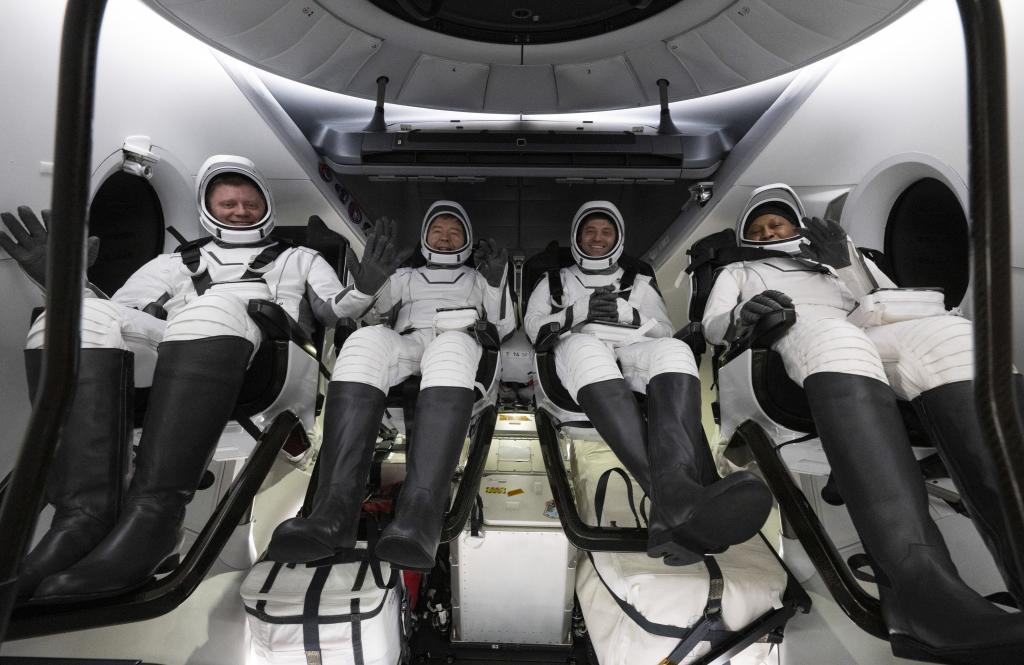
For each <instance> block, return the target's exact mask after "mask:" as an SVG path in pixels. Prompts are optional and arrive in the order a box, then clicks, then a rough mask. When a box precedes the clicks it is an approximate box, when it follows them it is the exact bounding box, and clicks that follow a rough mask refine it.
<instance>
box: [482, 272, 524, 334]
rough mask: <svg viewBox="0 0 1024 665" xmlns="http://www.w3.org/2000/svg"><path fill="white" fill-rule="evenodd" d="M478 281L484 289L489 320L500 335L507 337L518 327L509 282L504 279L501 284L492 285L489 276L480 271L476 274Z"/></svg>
mask: <svg viewBox="0 0 1024 665" xmlns="http://www.w3.org/2000/svg"><path fill="white" fill-rule="evenodd" d="M476 279H477V283H478V284H480V286H481V288H482V290H483V296H484V297H483V305H484V311H485V312H487V320H488V321H490V322H491V323H493V324H494V325H495V327H497V329H498V336H499V337H500V338H501V339H505V338H506V337H508V336H509V335H511V334H512V331H514V330H515V329H516V315H515V310H514V308H513V307H512V294H511V292H510V291H509V290H508V284H507V283H506V281H505V280H504V279H502V280H501V285H500V286H491V285H490V284H488V283H487V278H486V277H484V276H483V275H482V274H480V273H479V272H478V273H477V274H476Z"/></svg>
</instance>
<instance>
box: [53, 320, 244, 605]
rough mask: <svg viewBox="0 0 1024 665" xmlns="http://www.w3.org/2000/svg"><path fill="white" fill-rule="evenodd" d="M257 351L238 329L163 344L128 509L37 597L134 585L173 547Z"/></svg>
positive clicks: (90, 594)
mask: <svg viewBox="0 0 1024 665" xmlns="http://www.w3.org/2000/svg"><path fill="white" fill-rule="evenodd" d="M251 353H252V344H251V343H250V342H249V341H247V340H245V339H243V338H241V337H234V336H223V337H209V338H206V339H198V340H190V341H181V342H164V343H162V344H160V347H159V348H158V356H157V357H158V360H157V364H156V370H155V372H154V375H153V388H152V390H151V391H150V397H149V409H148V411H147V412H146V421H145V423H144V425H143V428H142V440H141V441H140V442H139V452H138V456H137V458H136V465H135V477H134V478H133V479H132V484H131V487H130V488H129V491H128V501H127V503H126V505H125V510H124V514H123V515H122V516H121V518H120V519H119V520H118V522H117V525H116V526H115V527H114V529H113V531H111V532H110V534H108V535H107V537H106V538H104V539H103V541H102V542H101V543H100V544H99V546H98V547H96V549H94V550H93V551H92V552H91V553H90V554H89V555H88V556H87V557H85V558H84V559H82V560H81V561H80V562H79V563H78V564H76V565H74V566H72V567H71V568H69V569H68V570H66V571H64V572H63V573H59V574H57V575H52V576H50V577H48V578H47V579H45V580H43V583H42V584H40V585H39V589H38V591H37V593H36V596H37V597H39V598H41V599H43V600H63V599H80V600H85V599H88V598H101V597H105V596H112V595H115V594H118V593H122V592H125V591H129V590H131V589H132V588H134V587H137V586H140V585H142V584H144V583H145V582H147V581H148V580H149V579H150V577H152V575H153V574H154V573H155V572H156V570H157V569H158V568H159V567H160V564H162V563H163V562H164V561H165V560H166V559H167V558H168V557H169V556H171V555H172V554H173V553H174V550H175V548H176V547H177V543H178V536H179V534H180V531H181V525H182V522H183V521H184V518H185V506H186V505H187V504H188V502H189V501H191V500H192V496H193V494H195V491H196V487H198V485H199V480H200V479H201V478H202V475H203V472H204V471H205V470H206V467H207V466H208V465H209V463H210V458H211V457H213V452H214V450H215V449H216V446H217V441H218V440H219V439H220V434H221V432H222V431H223V429H224V425H225V423H227V421H228V418H229V417H230V416H231V412H232V410H233V409H234V406H235V402H236V401H237V399H238V393H239V390H240V389H241V387H242V381H243V380H244V378H245V368H246V364H247V363H248V360H249V356H250V354H251Z"/></svg>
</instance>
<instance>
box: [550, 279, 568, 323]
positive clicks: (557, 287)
mask: <svg viewBox="0 0 1024 665" xmlns="http://www.w3.org/2000/svg"><path fill="white" fill-rule="evenodd" d="M563 293H564V290H563V288H562V269H561V268H552V269H551V270H548V295H549V298H548V299H549V301H550V302H551V313H552V314H558V313H559V312H561V311H562V310H563V309H565V308H564V307H562V294H563ZM556 303H557V304H556Z"/></svg>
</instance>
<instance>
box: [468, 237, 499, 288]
mask: <svg viewBox="0 0 1024 665" xmlns="http://www.w3.org/2000/svg"><path fill="white" fill-rule="evenodd" d="M473 261H474V262H475V263H476V269H477V271H479V273H480V274H481V275H483V276H484V278H485V279H486V280H487V283H488V284H490V285H491V286H495V287H497V286H501V280H502V278H503V277H504V276H505V270H506V268H507V266H508V250H507V249H505V248H504V247H502V248H501V249H499V248H498V243H496V242H495V241H494V238H487V239H485V240H481V241H480V244H479V245H477V248H476V250H475V251H474V252H473Z"/></svg>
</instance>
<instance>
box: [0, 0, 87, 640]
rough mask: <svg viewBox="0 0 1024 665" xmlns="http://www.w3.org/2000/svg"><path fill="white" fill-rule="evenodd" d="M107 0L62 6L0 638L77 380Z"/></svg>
mask: <svg viewBox="0 0 1024 665" xmlns="http://www.w3.org/2000/svg"><path fill="white" fill-rule="evenodd" d="M106 4H107V3H106V0H79V1H78V2H69V3H67V7H66V8H65V10H64V25H63V33H62V37H61V47H60V74H59V79H58V84H57V126H56V140H55V143H54V160H53V161H54V166H53V191H52V193H51V205H50V208H51V210H52V211H53V216H52V217H51V220H50V229H49V240H48V241H47V248H46V256H47V261H46V286H47V289H46V311H47V321H46V332H45V337H44V342H43V371H42V381H41V384H40V386H39V391H38V393H37V394H36V399H35V401H34V403H33V404H32V413H31V415H30V416H29V421H28V428H27V429H26V431H25V436H24V437H23V438H22V443H21V450H20V452H19V453H18V459H17V462H16V463H15V466H14V471H13V473H12V476H11V482H10V486H9V487H8V491H7V492H6V493H5V496H4V500H3V504H2V505H0V533H2V534H4V535H3V539H4V546H3V547H0V642H2V641H3V640H4V637H5V636H6V633H7V625H8V622H9V620H10V617H11V612H12V610H13V608H14V604H15V602H16V591H17V584H18V566H19V564H20V563H21V559H22V557H24V555H25V550H26V549H27V547H28V543H29V540H30V539H31V538H32V532H33V530H34V529H35V524H36V520H37V518H38V517H39V511H40V509H41V508H42V503H43V492H44V489H45V486H46V477H47V473H48V471H49V466H50V463H51V462H52V461H53V456H54V453H55V451H56V450H57V441H58V438H59V437H60V432H61V428H62V427H63V426H64V423H65V422H67V418H68V413H69V411H70V409H71V400H72V398H73V397H74V387H75V382H76V380H77V377H78V348H79V346H80V343H81V330H80V326H81V318H82V287H83V282H84V275H83V272H84V270H85V236H86V226H85V224H86V220H85V216H86V205H87V203H88V198H89V177H90V175H89V171H90V164H91V161H92V119H93V99H94V92H95V83H96V55H97V49H98V46H99V35H100V25H101V23H102V22H103V11H104V9H105V8H106Z"/></svg>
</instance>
